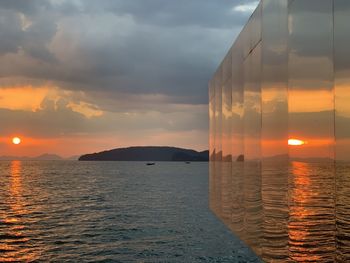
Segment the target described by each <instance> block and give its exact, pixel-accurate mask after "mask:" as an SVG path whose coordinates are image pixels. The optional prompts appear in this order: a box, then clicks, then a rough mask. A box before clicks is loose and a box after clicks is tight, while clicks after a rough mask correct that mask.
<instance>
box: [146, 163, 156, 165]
mask: <svg viewBox="0 0 350 263" xmlns="http://www.w3.org/2000/svg"><path fill="white" fill-rule="evenodd" d="M155 164H156V163H146V165H155Z"/></svg>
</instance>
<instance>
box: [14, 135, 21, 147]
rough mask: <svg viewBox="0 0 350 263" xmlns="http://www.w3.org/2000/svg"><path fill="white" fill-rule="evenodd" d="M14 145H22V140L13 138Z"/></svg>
mask: <svg viewBox="0 0 350 263" xmlns="http://www.w3.org/2000/svg"><path fill="white" fill-rule="evenodd" d="M12 143H13V144H16V145H17V144H20V143H21V139H20V138H18V137H14V138H12Z"/></svg>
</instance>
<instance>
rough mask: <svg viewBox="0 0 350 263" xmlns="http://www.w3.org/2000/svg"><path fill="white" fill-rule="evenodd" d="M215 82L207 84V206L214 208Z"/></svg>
mask: <svg viewBox="0 0 350 263" xmlns="http://www.w3.org/2000/svg"><path fill="white" fill-rule="evenodd" d="M215 129H216V126H215V80H214V78H213V79H212V80H211V81H210V82H209V206H210V208H211V209H213V210H214V207H215V198H214V196H215V191H214V189H215V188H214V183H215V181H214V177H215Z"/></svg>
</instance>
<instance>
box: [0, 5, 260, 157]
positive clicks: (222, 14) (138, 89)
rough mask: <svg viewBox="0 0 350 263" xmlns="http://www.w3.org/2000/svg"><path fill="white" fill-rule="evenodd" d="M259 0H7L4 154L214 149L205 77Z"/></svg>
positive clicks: (0, 101)
mask: <svg viewBox="0 0 350 263" xmlns="http://www.w3.org/2000/svg"><path fill="white" fill-rule="evenodd" d="M257 4H258V2H257V1H248V0H230V1H229V0H204V1H203V0H176V1H173V0H99V1H95V0H31V1H28V0H11V1H0V39H1V41H0V156H2V155H15V156H36V155H39V154H43V153H55V154H59V155H61V156H64V157H69V156H73V155H80V154H83V153H89V152H98V151H101V150H107V149H112V148H117V147H126V146H135V145H169V146H179V147H185V148H193V149H197V150H205V149H207V148H208V81H209V79H210V78H211V76H212V75H213V73H214V71H215V69H216V68H217V67H218V65H219V64H220V62H221V60H222V59H223V57H224V55H225V54H226V53H227V51H228V49H229V48H230V46H231V45H232V43H233V42H234V39H235V38H236V36H237V35H238V33H239V32H240V31H241V29H242V27H243V25H244V24H245V23H246V21H247V20H248V18H249V16H250V15H251V13H252V12H253V10H254V9H255V7H256V6H257ZM14 136H18V137H20V138H21V139H22V143H21V144H20V145H17V146H16V145H13V144H12V143H11V138H13V137H14Z"/></svg>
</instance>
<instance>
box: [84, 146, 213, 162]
mask: <svg viewBox="0 0 350 263" xmlns="http://www.w3.org/2000/svg"><path fill="white" fill-rule="evenodd" d="M79 161H177V162H208V161H209V151H208V150H206V151H202V152H198V151H195V150H191V149H183V148H177V147H166V146H135V147H128V148H117V149H113V150H108V151H103V152H98V153H91V154H84V155H82V156H80V158H79Z"/></svg>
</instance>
